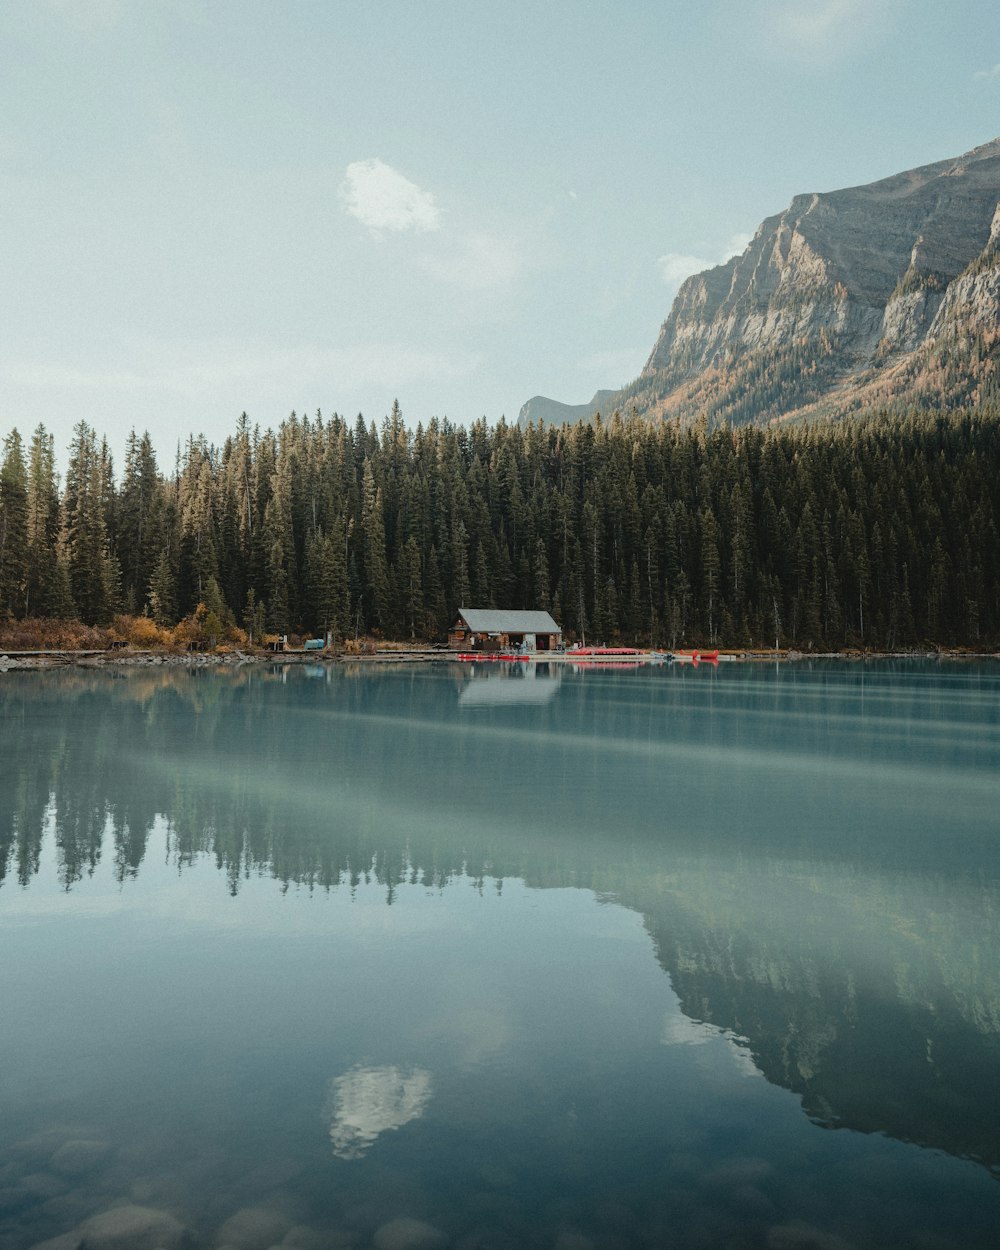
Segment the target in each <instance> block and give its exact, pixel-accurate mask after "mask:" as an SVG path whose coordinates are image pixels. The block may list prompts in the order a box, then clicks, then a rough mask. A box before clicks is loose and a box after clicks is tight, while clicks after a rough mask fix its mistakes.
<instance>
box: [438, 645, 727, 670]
mask: <svg viewBox="0 0 1000 1250" xmlns="http://www.w3.org/2000/svg"><path fill="white" fill-rule="evenodd" d="M455 658H456V659H458V660H461V661H463V662H464V663H476V664H496V663H521V664H524V663H529V662H534V663H536V664H553V663H554V664H567V663H568V664H574V665H576V666H577V667H578V668H585V667H586V668H596V667H598V666H601V667H604V668H607V667H611V666H614V667H615V668H636V667H638V666H639V665H641V664H673V663H675V662H677V663H681V664H693V665H695V666H697V665H698V664H712V665H717V664H718V663H719V653H718V651H655V650H642V649H641V648H638V647H570V648H568V649H567V650H566V651H460V652H458V654H457V655H456V657H455Z"/></svg>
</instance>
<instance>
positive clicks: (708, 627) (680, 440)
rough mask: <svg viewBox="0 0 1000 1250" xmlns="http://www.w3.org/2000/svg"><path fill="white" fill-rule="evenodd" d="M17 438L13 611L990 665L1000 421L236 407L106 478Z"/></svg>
mask: <svg viewBox="0 0 1000 1250" xmlns="http://www.w3.org/2000/svg"><path fill="white" fill-rule="evenodd" d="M69 450H70V455H69V461H68V468H67V471H66V475H65V480H64V481H63V482H62V484H61V487H60V482H59V480H58V478H57V475H56V471H55V455H54V447H53V440H52V437H51V435H49V434H48V433H47V432H46V430H45V429H44V427H43V426H39V427H38V429H36V430H35V432H34V434H33V436H32V438H31V440H30V443H29V444H28V445H27V446H25V445H24V443H23V441H22V439H21V438H20V436H19V435H18V433H17V431H16V430H15V431H12V432H11V433H10V434H9V435H8V436H7V438H6V439H5V440H4V449H3V464H2V468H0V614H2V615H3V616H6V617H15V618H19V617H76V618H79V619H81V620H82V621H84V622H87V623H101V622H103V621H107V620H109V619H110V617H111V616H112V615H113V614H114V613H115V612H127V613H132V614H139V613H147V614H148V615H149V616H150V617H151V618H152V619H153V620H154V621H156V622H157V623H158V624H161V625H165V626H170V625H174V624H175V623H176V622H177V621H179V620H181V619H182V618H185V617H186V616H188V615H189V614H191V613H192V612H194V611H195V610H196V609H198V605H203V606H202V607H201V609H200V611H201V614H202V616H203V617H204V616H205V615H206V614H207V615H208V617H209V619H210V620H211V621H212V622H213V623H214V622H216V621H217V622H218V623H219V625H220V628H222V627H224V626H225V625H226V624H238V625H241V626H242V627H243V628H244V629H246V630H247V631H248V632H249V633H251V635H253V636H254V637H256V638H259V637H260V636H261V635H262V634H263V633H264V632H265V631H272V632H275V633H285V632H293V631H297V632H321V631H325V630H329V631H330V632H332V634H333V635H334V636H335V637H336V638H339V639H343V638H345V637H352V636H354V635H356V634H359V633H360V634H367V633H371V634H375V635H376V636H378V635H381V636H383V637H387V638H399V639H407V638H430V639H434V638H440V637H442V636H443V635H444V634H445V632H446V631H447V629H448V627H449V625H450V624H451V623H452V621H453V620H454V619H455V617H456V615H457V611H458V608H459V607H460V606H470V605H471V606H496V607H506V608H547V609H549V610H550V611H551V612H552V614H553V615H554V616H555V618H556V620H557V621H559V622H560V623H561V625H562V626H563V628H564V630H565V631H566V632H567V633H568V634H569V635H571V636H577V637H581V636H585V637H587V638H589V639H591V640H598V639H602V640H605V641H611V640H612V639H622V640H628V641H637V642H638V641H641V642H646V643H651V644H653V645H660V646H663V645H668V646H682V645H684V644H685V643H696V644H701V645H704V644H707V643H713V644H716V643H718V644H723V645H727V644H728V645H736V646H743V645H757V646H772V645H774V644H775V642H777V643H779V644H780V645H795V646H800V647H807V648H808V647H812V648H817V649H826V648H840V647H845V646H858V647H872V648H880V649H893V648H898V647H903V646H909V645H914V644H919V645H922V644H925V643H936V644H940V645H969V646H978V647H982V646H993V645H995V644H996V643H997V641H998V640H1000V540H998V516H1000V420H998V419H997V418H996V417H995V416H992V415H984V414H981V413H975V412H958V413H949V414H932V415H928V414H913V415H909V416H902V417H900V416H886V415H882V416H873V417H869V418H862V417H858V418H854V419H851V420H844V421H842V422H839V423H836V424H825V425H816V426H812V427H792V428H782V427H770V428H766V429H760V428H756V427H751V426H743V427H741V428H738V429H733V428H730V427H728V426H721V427H719V428H717V429H715V430H714V431H712V432H711V433H709V432H708V431H707V429H706V425H705V422H702V423H701V424H699V425H696V426H694V427H693V428H681V427H680V426H679V425H678V424H676V423H673V422H646V421H641V420H639V419H637V418H635V417H632V418H622V417H620V416H619V415H617V414H616V415H615V416H614V417H613V418H612V419H611V421H610V422H606V423H605V422H601V421H600V420H599V419H598V420H597V421H595V423H594V424H593V425H576V426H564V427H562V428H561V429H555V428H539V427H535V426H531V427H529V428H528V429H527V430H525V431H522V430H520V429H518V428H517V427H516V426H511V425H508V424H506V423H505V422H503V421H501V422H500V423H499V424H498V425H496V426H492V427H491V426H488V425H487V424H486V423H485V422H476V423H475V424H473V425H472V426H471V427H470V428H468V429H466V428H462V427H457V426H454V425H452V424H450V423H449V422H447V421H438V420H433V421H431V422H430V423H429V424H428V425H427V426H426V427H424V426H418V427H417V429H416V430H415V431H414V430H410V429H408V428H407V427H406V425H405V424H404V422H403V418H402V415H401V413H400V411H399V407H398V405H394V406H393V410H392V413H391V414H390V415H389V416H388V417H387V418H385V420H384V421H383V422H382V426H381V429H377V428H376V427H375V425H374V424H372V425H366V424H365V422H364V420H363V419H362V418H361V417H360V416H359V417H358V418H357V420H356V421H355V422H353V423H350V422H347V421H345V420H344V419H342V418H341V417H339V416H337V415H336V414H335V415H333V416H332V417H330V418H323V417H322V416H321V415H320V414H317V415H316V416H315V417H314V418H310V417H298V416H296V415H295V414H294V413H293V414H292V415H291V416H290V417H289V418H288V419H287V420H286V421H284V422H283V423H282V424H281V426H280V428H279V429H278V430H277V432H273V431H271V430H267V431H261V430H259V429H257V428H255V427H252V426H251V425H250V422H249V421H248V419H247V418H246V416H245V415H244V416H243V417H242V418H241V419H240V421H239V422H238V423H237V427H236V430H235V432H234V434H233V435H232V436H231V437H230V438H227V439H226V441H225V444H224V445H223V446H222V447H221V448H217V447H214V446H211V445H209V444H208V443H207V442H206V441H205V439H204V438H192V439H190V441H189V442H188V444H187V446H186V447H185V448H184V449H183V453H182V454H180V455H179V456H178V459H177V462H176V464H175V466H174V468H173V471H172V472H169V473H164V472H163V471H162V470H161V468H160V466H159V465H158V464H157V460H156V456H155V454H154V451H153V447H152V444H151V441H150V438H149V436H148V435H145V434H144V435H141V436H140V435H137V434H135V433H133V434H132V435H131V436H130V438H129V440H128V444H127V450H126V455H125V463H124V466H123V470H122V473H121V477H120V481H118V480H116V476H115V473H114V471H113V465H112V459H111V456H110V454H109V451H108V448H107V444H106V442H104V441H101V440H99V439H98V437H97V434H96V433H95V431H94V430H93V429H92V428H91V427H90V426H89V425H87V424H86V423H85V422H81V423H80V424H78V425H77V427H76V429H75V431H74V435H73V441H72V444H71V447H70V449H69Z"/></svg>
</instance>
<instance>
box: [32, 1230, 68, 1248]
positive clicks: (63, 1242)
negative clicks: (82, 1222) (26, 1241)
mask: <svg viewBox="0 0 1000 1250" xmlns="http://www.w3.org/2000/svg"><path fill="white" fill-rule="evenodd" d="M29 1250H80V1234H79V1233H63V1234H62V1236H60V1237H50V1238H49V1240H48V1241H36V1242H35V1244H34V1245H33V1246H30V1247H29Z"/></svg>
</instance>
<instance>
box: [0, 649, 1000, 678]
mask: <svg viewBox="0 0 1000 1250" xmlns="http://www.w3.org/2000/svg"><path fill="white" fill-rule="evenodd" d="M456 658H457V654H456V652H454V651H447V650H445V649H444V648H440V647H435V648H427V647H425V648H412V649H394V650H386V651H375V652H353V651H240V650H235V651H226V652H210V651H180V652H174V651H133V650H127V649H113V650H110V651H0V674H3V673H8V672H26V671H27V672H30V671H35V670H39V669H53V668H67V667H69V668H158V667H160V668H241V667H243V666H245V665H248V664H271V665H274V664H281V665H286V664H291V665H294V664H342V663H350V664H359V663H360V664H378V665H385V664H425V663H441V662H449V661H454V660H455V659H456ZM543 658H544V657H543ZM719 659H720V661H722V662H723V663H732V662H741V663H754V662H757V663H760V662H770V663H774V662H775V661H776V660H778V661H787V662H790V663H795V662H797V661H801V660H844V661H854V662H857V661H860V660H935V659H937V660H996V659H1000V654H998V653H997V652H992V651H959V650H954V649H952V650H943V649H941V650H934V649H926V650H923V649H922V650H912V651H825V652H810V651H797V650H794V649H791V650H779V651H773V650H759V651H758V650H735V649H734V650H730V651H720V652H719Z"/></svg>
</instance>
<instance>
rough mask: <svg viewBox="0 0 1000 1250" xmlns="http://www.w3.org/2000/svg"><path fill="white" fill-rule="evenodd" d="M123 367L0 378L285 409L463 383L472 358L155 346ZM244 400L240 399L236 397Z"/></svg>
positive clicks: (369, 347) (359, 350)
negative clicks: (302, 398)
mask: <svg viewBox="0 0 1000 1250" xmlns="http://www.w3.org/2000/svg"><path fill="white" fill-rule="evenodd" d="M130 360H133V361H135V363H134V364H131V365H130V366H129V367H124V368H123V367H121V366H119V365H118V364H117V362H110V361H109V362H106V363H104V362H102V363H98V364H96V365H94V366H92V367H89V368H79V367H75V366H73V365H63V364H51V363H48V362H39V361H30V360H22V361H13V362H11V363H10V364H8V365H7V366H6V367H5V368H3V370H2V371H0V375H2V379H3V380H4V381H6V382H7V383H9V384H13V385H15V386H19V387H24V388H26V389H27V390H51V391H66V392H71V393H72V392H95V391H97V392H100V391H114V392H133V391H145V392H162V393H165V394H172V395H176V396H179V397H181V398H183V399H185V400H188V401H191V402H204V401H205V400H206V397H208V399H209V400H214V401H215V402H225V397H228V402H230V403H236V404H243V405H244V406H245V405H246V404H248V403H250V402H251V401H250V399H249V398H247V397H248V396H255V395H259V394H260V393H261V392H262V391H264V392H266V393H267V394H268V395H269V396H270V395H273V396H274V397H275V398H276V400H279V401H280V402H288V403H291V402H293V401H294V397H295V396H296V395H301V394H302V392H303V390H304V389H307V390H308V392H309V397H310V399H314V400H315V402H317V403H319V402H321V401H324V402H329V401H330V400H333V401H334V402H337V397H338V395H339V394H342V393H343V392H345V391H352V390H356V389H359V388H361V387H365V386H371V385H375V386H379V387H384V388H386V389H389V390H392V389H395V388H399V387H402V386H405V385H407V384H409V383H413V382H419V381H428V380H435V379H443V378H463V377H468V376H469V375H470V374H472V373H474V372H475V370H476V369H477V368H478V367H479V364H480V361H481V357H480V356H479V355H478V354H475V353H447V354H446V353H444V352H435V351H426V350H422V349H420V348H412V347H406V346H403V345H401V344H391V343H390V344H375V343H369V344H356V345H354V346H351V347H333V348H323V347H314V346H303V347H294V348H284V349H268V348H263V347H262V348H261V349H260V350H254V348H253V347H245V346H236V345H232V344H226V343H222V344H216V345H214V347H213V346H211V345H209V346H208V350H205V345H203V344H199V345H196V346H192V345H189V344H163V345H155V346H153V347H151V348H149V349H147V350H143V349H142V348H138V349H136V350H135V351H133V352H132V353H131V354H130ZM241 397H242V398H241Z"/></svg>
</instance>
